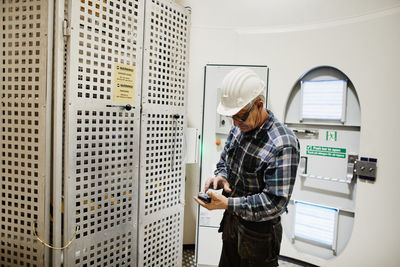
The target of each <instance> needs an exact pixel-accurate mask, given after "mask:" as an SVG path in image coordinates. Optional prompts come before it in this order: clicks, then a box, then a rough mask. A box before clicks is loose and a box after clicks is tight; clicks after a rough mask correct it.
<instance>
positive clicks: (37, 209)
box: [0, 0, 53, 266]
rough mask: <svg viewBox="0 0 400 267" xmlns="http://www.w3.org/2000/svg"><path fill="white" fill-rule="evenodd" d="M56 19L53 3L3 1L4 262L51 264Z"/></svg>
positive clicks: (0, 234) (0, 257) (0, 245)
mask: <svg viewBox="0 0 400 267" xmlns="http://www.w3.org/2000/svg"><path fill="white" fill-rule="evenodd" d="M52 14H53V6H52V3H51V2H50V1H45V0H43V1H36V2H35V3H34V4H33V3H31V2H25V1H7V2H6V1H3V2H2V6H1V9H0V17H2V25H1V29H2V36H3V38H2V39H1V41H0V43H1V42H3V45H2V47H3V49H2V52H1V54H0V60H1V62H2V64H3V68H2V69H1V70H2V71H1V72H0V77H2V78H1V81H2V83H1V87H0V90H1V91H0V92H1V94H0V102H1V104H0V106H1V109H0V117H1V120H0V125H1V127H0V135H1V136H2V137H3V138H1V139H0V140H1V141H0V144H1V151H2V153H1V154H0V159H1V160H0V166H1V168H0V171H1V173H0V176H1V178H0V186H1V188H2V190H1V194H0V201H1V205H2V209H1V213H0V214H1V216H0V217H1V220H2V222H1V223H0V225H1V228H0V240H1V241H0V263H1V264H2V265H4V264H5V265H37V266H46V265H47V264H48V258H49V251H48V250H47V249H46V248H45V247H44V246H43V245H42V244H41V243H40V242H39V241H38V240H36V238H35V236H34V230H33V226H34V224H36V233H37V234H38V235H39V236H40V237H41V238H42V239H44V240H49V239H50V236H49V235H50V219H49V216H50V211H49V206H50V192H51V190H50V182H51V178H50V177H51V175H50V172H51V164H49V160H50V158H51V155H50V151H51V138H50V136H51V113H50V110H51V108H52V107H51V97H52V90H51V80H52V75H51V68H52V42H53V40H52V25H53V24H52Z"/></svg>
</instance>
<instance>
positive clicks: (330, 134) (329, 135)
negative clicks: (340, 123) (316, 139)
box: [326, 131, 337, 141]
mask: <svg viewBox="0 0 400 267" xmlns="http://www.w3.org/2000/svg"><path fill="white" fill-rule="evenodd" d="M326 141H337V131H326Z"/></svg>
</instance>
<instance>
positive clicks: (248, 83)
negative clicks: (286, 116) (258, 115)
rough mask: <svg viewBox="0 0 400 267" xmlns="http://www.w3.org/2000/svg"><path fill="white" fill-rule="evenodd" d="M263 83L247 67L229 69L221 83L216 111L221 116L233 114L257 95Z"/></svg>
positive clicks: (261, 90) (262, 87) (262, 88)
mask: <svg viewBox="0 0 400 267" xmlns="http://www.w3.org/2000/svg"><path fill="white" fill-rule="evenodd" d="M264 89H265V83H264V81H262V80H261V79H260V77H259V76H258V75H257V74H256V73H255V72H254V71H252V70H251V69H249V68H243V67H241V68H236V69H234V70H232V71H230V72H229V73H228V74H227V75H226V76H225V77H224V79H223V81H222V84H221V101H220V103H219V105H218V108H217V112H218V113H219V114H221V115H223V116H233V115H235V114H236V113H238V112H239V111H240V110H241V109H242V108H244V107H245V106H246V105H247V104H249V103H250V102H251V101H252V100H253V99H255V98H256V97H257V96H259V95H260V94H261V93H262V92H263V90H264Z"/></svg>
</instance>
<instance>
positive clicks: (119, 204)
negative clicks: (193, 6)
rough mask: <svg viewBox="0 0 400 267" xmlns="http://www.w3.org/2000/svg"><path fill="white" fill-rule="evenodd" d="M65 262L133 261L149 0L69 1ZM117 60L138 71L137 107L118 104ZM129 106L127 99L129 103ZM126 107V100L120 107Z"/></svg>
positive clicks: (127, 263)
mask: <svg viewBox="0 0 400 267" xmlns="http://www.w3.org/2000/svg"><path fill="white" fill-rule="evenodd" d="M69 6H70V10H69V14H70V21H71V36H70V38H69V51H68V53H67V55H68V67H67V71H68V75H67V119H66V123H67V128H68V131H67V139H66V144H67V148H66V149H67V151H66V161H67V162H66V166H67V168H66V181H65V192H64V202H65V216H66V223H65V231H64V240H69V238H70V237H72V236H73V234H74V231H75V226H76V225H79V226H80V227H81V230H80V231H79V233H78V235H77V238H76V240H75V241H74V242H73V243H72V245H71V247H69V248H68V249H67V250H66V252H65V253H64V259H65V264H66V266H105V265H107V264H110V265H111V266H134V265H136V249H137V233H136V232H137V205H138V204H137V203H138V193H137V192H138V187H137V183H138V164H139V163H138V162H139V153H138V151H139V133H140V97H141V93H140V86H141V67H142V66H141V58H142V50H141V47H140V46H139V44H140V43H141V40H142V29H143V26H142V24H143V20H144V18H143V5H142V3H140V2H139V1H112V0H107V1H106V0H103V1H88V0H81V1H71V2H70V3H69ZM116 63H121V64H124V65H127V66H131V67H132V66H133V67H135V68H136V72H135V94H134V95H135V97H134V102H131V103H130V104H131V105H132V106H133V109H132V110H129V111H128V110H124V109H123V108H122V107H118V106H108V105H119V103H114V102H113V99H114V97H113V93H114V79H115V77H114V76H115V73H114V72H115V67H116ZM123 105H125V104H123ZM121 106H122V104H121Z"/></svg>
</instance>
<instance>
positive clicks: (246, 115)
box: [232, 103, 255, 122]
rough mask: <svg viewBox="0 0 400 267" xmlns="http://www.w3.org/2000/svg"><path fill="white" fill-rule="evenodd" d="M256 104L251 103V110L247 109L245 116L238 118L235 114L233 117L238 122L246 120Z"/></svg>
mask: <svg viewBox="0 0 400 267" xmlns="http://www.w3.org/2000/svg"><path fill="white" fill-rule="evenodd" d="M254 104H255V103H253V105H251V107H250V108H249V110H247V112H246V114H244V115H243V117H241V118H238V117H237V116H236V115H234V116H232V119H233V120H235V121H238V122H245V121H246V120H247V118H248V117H249V115H250V112H251V110H252V109H253V107H254Z"/></svg>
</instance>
